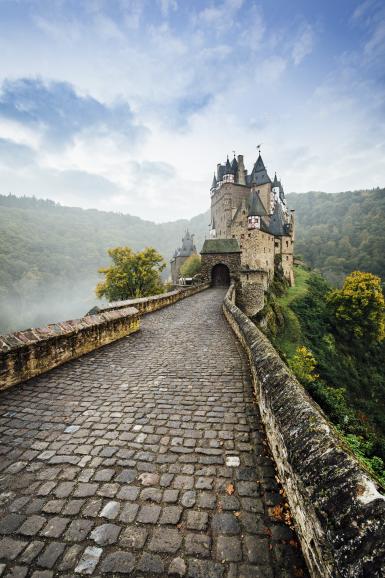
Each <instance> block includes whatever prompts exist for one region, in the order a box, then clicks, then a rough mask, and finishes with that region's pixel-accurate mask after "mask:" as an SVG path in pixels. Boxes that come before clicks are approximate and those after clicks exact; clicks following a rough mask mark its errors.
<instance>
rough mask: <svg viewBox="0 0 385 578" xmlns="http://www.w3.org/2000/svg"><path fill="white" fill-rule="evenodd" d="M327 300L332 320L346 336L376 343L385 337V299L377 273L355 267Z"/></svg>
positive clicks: (345, 337) (338, 330)
mask: <svg viewBox="0 0 385 578" xmlns="http://www.w3.org/2000/svg"><path fill="white" fill-rule="evenodd" d="M327 303H328V308H329V311H330V315H331V321H332V323H333V325H334V327H335V329H336V331H337V333H339V334H340V335H341V337H343V338H344V339H345V340H350V339H352V340H354V341H362V342H364V341H365V342H367V343H374V342H379V341H382V340H383V339H384V338H385V299H384V294H383V292H382V288H381V279H380V278H379V277H377V276H376V275H373V274H372V273H363V272H361V271H354V272H353V273H351V274H350V275H348V276H347V277H346V278H345V281H344V284H343V287H342V289H335V290H334V291H331V293H330V294H329V295H328V298H327Z"/></svg>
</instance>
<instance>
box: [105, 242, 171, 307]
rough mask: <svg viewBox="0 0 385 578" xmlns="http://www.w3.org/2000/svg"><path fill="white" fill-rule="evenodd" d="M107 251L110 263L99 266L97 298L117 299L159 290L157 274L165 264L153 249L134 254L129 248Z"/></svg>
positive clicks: (159, 280) (161, 286)
mask: <svg viewBox="0 0 385 578" xmlns="http://www.w3.org/2000/svg"><path fill="white" fill-rule="evenodd" d="M108 254H109V256H110V257H111V259H112V261H113V265H112V266H111V267H107V268H102V269H99V273H102V274H103V275H104V276H105V279H104V281H101V282H100V283H98V285H97V286H96V295H97V297H99V298H101V297H106V299H108V301H120V300H122V299H133V298H136V297H146V296H148V295H156V294H158V293H162V291H163V284H162V281H161V277H160V273H161V272H162V271H163V269H164V268H165V266H166V263H165V262H164V259H163V257H162V255H160V254H159V253H158V252H157V251H156V250H155V249H154V248H152V247H147V248H146V249H144V250H143V251H138V252H137V253H135V252H134V251H133V250H132V249H130V248H129V247H115V248H114V249H109V250H108Z"/></svg>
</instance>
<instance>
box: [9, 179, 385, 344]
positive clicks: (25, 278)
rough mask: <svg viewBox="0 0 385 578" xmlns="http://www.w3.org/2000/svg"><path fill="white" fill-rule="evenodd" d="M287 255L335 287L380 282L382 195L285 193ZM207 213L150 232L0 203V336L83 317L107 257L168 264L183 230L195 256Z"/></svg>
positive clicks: (131, 222)
mask: <svg viewBox="0 0 385 578" xmlns="http://www.w3.org/2000/svg"><path fill="white" fill-rule="evenodd" d="M287 197H288V203H289V207H290V208H294V209H296V221H297V228H296V230H297V239H296V246H295V251H296V254H297V255H302V256H303V257H304V259H305V261H306V263H307V264H308V265H309V266H310V267H312V268H316V269H319V270H320V271H322V273H323V274H324V275H325V276H326V277H327V279H328V280H329V281H330V282H331V283H333V284H340V283H341V282H342V280H343V278H344V276H345V275H346V274H347V273H350V272H351V271H353V270H355V269H360V270H362V271H370V272H372V273H375V274H377V275H380V276H381V277H382V279H384V280H385V257H384V256H385V227H384V222H385V189H375V190H372V191H354V192H346V193H335V194H327V193H316V192H310V193H303V194H296V193H291V194H289V195H288V196H287ZM209 220H210V217H209V211H207V212H206V213H202V214H201V215H198V216H196V217H194V218H192V219H190V220H179V221H175V222H169V223H162V224H155V223H153V222H150V221H144V220H142V219H140V218H138V217H132V216H130V215H122V214H118V213H112V212H111V213H109V212H102V211H97V210H93V209H92V210H84V209H79V208H72V207H62V206H60V205H58V204H56V203H53V202H52V201H42V200H37V199H34V198H29V197H22V198H18V197H14V196H12V195H11V196H2V195H0V333H3V332H5V331H11V330H16V329H23V328H26V327H33V326H37V325H42V324H46V323H49V322H54V321H60V320H63V319H69V318H73V317H77V316H80V315H82V314H84V312H85V311H87V310H89V309H90V308H91V307H92V306H93V305H94V304H95V296H94V288H95V285H96V282H97V279H98V275H97V270H98V268H99V267H101V266H103V265H106V264H107V263H108V258H107V254H106V252H107V249H108V248H110V247H114V246H119V245H128V246H130V247H132V248H133V249H136V250H138V249H141V248H143V247H145V246H148V245H150V246H154V247H156V248H157V249H158V250H159V251H160V253H161V254H162V255H163V256H164V257H165V259H166V260H167V261H168V260H169V259H170V258H171V256H172V254H173V252H174V250H175V248H176V247H177V246H179V244H180V242H181V238H182V235H183V233H184V231H185V229H186V228H189V230H190V231H191V232H193V233H195V235H196V238H195V241H196V246H197V248H198V250H199V249H200V248H201V246H202V243H203V240H204V238H205V235H206V234H207V232H208V224H209Z"/></svg>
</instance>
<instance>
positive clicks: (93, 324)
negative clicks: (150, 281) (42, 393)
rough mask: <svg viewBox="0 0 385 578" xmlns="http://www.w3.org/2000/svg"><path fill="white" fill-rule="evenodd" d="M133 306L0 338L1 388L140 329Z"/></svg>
mask: <svg viewBox="0 0 385 578" xmlns="http://www.w3.org/2000/svg"><path fill="white" fill-rule="evenodd" d="M139 319H140V315H139V312H138V309H136V308H135V307H125V308H123V309H120V310H116V311H114V310H112V311H105V312H103V313H100V314H97V315H89V316H86V317H82V318H81V319H74V320H71V321H64V322H62V323H53V324H51V325H47V326H46V327H41V328H38V329H27V330H25V331H17V332H15V333H11V334H9V335H5V336H3V337H0V390H2V389H6V388H8V387H10V386H12V385H16V384H17V383H20V382H22V381H26V380H27V379H31V378H32V377H35V376H36V375H39V374H41V373H44V372H46V371H48V370H50V369H52V368H53V367H56V366H58V365H61V364H62V363H65V362H66V361H69V360H71V359H75V358H77V357H80V356H81V355H84V354H85V353H88V352H89V351H92V350H94V349H97V348H98V347H102V346H103V345H106V344H108V343H111V342H112V341H115V340H116V339H120V338H121V337H125V336H126V335H129V334H130V333H133V332H134V331H138V330H139Z"/></svg>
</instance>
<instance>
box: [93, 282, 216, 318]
mask: <svg viewBox="0 0 385 578" xmlns="http://www.w3.org/2000/svg"><path fill="white" fill-rule="evenodd" d="M209 287H210V284H209V283H204V284H201V285H191V286H188V287H183V288H181V289H175V290H174V291H169V292H168V293H161V294H160V295H152V296H151V297H140V298H138V299H127V300H125V301H113V302H112V303H109V304H108V305H105V306H103V307H98V306H96V307H94V308H93V309H91V311H89V312H88V313H87V315H94V314H95V313H101V312H104V311H116V310H119V309H123V308H124V307H136V309H138V311H139V313H141V314H142V315H144V314H146V313H151V312H152V311H156V310H157V309H162V308H163V307H167V306H168V305H172V304H173V303H176V302H177V301H180V300H181V299H184V298H185V297H190V295H194V294H195V293H199V292H200V291H203V290H204V289H208V288H209Z"/></svg>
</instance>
